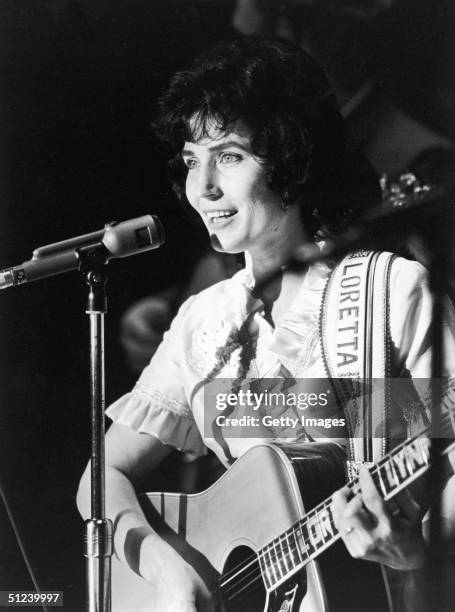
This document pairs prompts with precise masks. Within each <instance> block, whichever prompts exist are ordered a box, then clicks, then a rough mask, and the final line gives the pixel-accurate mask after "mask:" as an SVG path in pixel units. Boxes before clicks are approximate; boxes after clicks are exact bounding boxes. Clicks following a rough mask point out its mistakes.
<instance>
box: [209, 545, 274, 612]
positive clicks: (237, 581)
mask: <svg viewBox="0 0 455 612" xmlns="http://www.w3.org/2000/svg"><path fill="white" fill-rule="evenodd" d="M220 590H221V595H222V601H223V605H222V607H221V610H222V611H223V612H262V610H264V606H265V601H266V591H265V587H264V582H263V580H262V574H261V569H260V567H259V562H258V560H257V556H256V554H255V552H254V551H253V550H251V549H250V548H248V547H247V546H239V547H238V548H236V549H235V550H233V551H232V553H231V554H230V555H229V557H228V559H227V562H226V564H225V567H224V570H223V575H222V577H221V578H220Z"/></svg>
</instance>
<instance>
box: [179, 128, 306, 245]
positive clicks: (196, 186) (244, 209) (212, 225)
mask: <svg viewBox="0 0 455 612" xmlns="http://www.w3.org/2000/svg"><path fill="white" fill-rule="evenodd" d="M182 157H183V160H184V163H185V165H186V166H187V168H188V176H187V179H186V195H187V198H188V200H189V202H190V204H191V206H192V207H193V208H194V209H195V210H196V211H197V212H198V213H199V215H200V216H201V218H202V220H203V222H204V224H205V226H206V228H207V230H208V232H209V234H210V237H211V240H212V245H213V246H214V248H215V249H216V250H219V251H224V252H227V253H240V252H242V251H249V252H250V253H254V252H255V251H258V250H259V251H260V250H264V249H267V248H269V247H270V246H271V244H273V243H274V242H275V241H276V240H279V239H285V237H286V233H287V232H288V224H289V217H290V215H289V214H287V211H285V210H283V208H282V206H281V200H280V198H279V196H278V195H277V194H276V193H274V192H273V191H272V190H271V189H270V188H269V187H268V186H267V181H266V167H265V164H264V162H262V161H261V160H260V159H258V158H257V157H255V156H254V155H253V152H252V150H251V136H250V133H249V130H248V129H247V128H245V127H244V126H242V125H237V127H235V128H234V129H233V130H232V131H230V132H229V133H220V131H219V130H217V129H216V128H214V129H213V130H212V133H210V135H209V137H206V138H204V139H202V140H199V141H198V142H186V143H185V146H184V148H183V151H182ZM294 222H295V221H294Z"/></svg>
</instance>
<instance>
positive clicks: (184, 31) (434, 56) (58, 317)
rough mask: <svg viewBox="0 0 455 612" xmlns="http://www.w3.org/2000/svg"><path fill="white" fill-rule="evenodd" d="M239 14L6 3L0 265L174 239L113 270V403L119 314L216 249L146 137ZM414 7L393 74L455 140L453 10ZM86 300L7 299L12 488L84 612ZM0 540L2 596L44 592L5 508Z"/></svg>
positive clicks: (1, 312)
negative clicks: (162, 95) (47, 249)
mask: <svg viewBox="0 0 455 612" xmlns="http://www.w3.org/2000/svg"><path fill="white" fill-rule="evenodd" d="M232 5H233V2H232V1H229V0H213V1H212V2H210V1H209V0H207V1H205V2H204V1H199V2H196V1H192V0H180V1H177V0H166V1H164V0H148V1H146V0H92V1H89V0H79V1H78V0H47V1H45V0H0V54H1V55H0V69H1V77H0V86H1V90H0V113H1V114H0V198H1V200H0V266H1V267H2V268H4V267H7V266H9V265H13V264H18V263H20V262H22V261H25V260H27V259H29V258H30V257H31V254H32V250H33V249H34V248H36V247H38V246H41V245H44V244H48V243H51V242H55V241H58V240H62V239H64V238H67V237H70V236H76V235H79V234H83V233H87V232H90V231H94V230H97V229H101V228H102V226H103V224H104V223H105V222H106V221H110V220H113V219H116V220H123V219H128V218H131V217H135V216H139V215H142V214H147V213H151V214H157V215H158V216H160V218H161V219H162V221H163V223H164V225H165V228H166V232H167V243H166V245H165V246H164V247H163V248H161V249H160V250H159V251H154V252H150V253H148V254H144V255H140V256H136V257H135V258H131V259H127V260H123V261H115V262H112V264H111V265H110V269H109V273H110V280H109V285H108V289H109V290H108V295H109V315H108V318H107V322H106V336H107V347H106V350H107V401H108V402H110V401H112V400H113V399H115V398H116V397H118V396H119V395H120V394H122V393H124V392H126V391H127V390H128V389H129V387H130V386H131V384H132V383H133V380H134V379H133V376H132V375H131V373H129V372H128V369H127V367H126V364H125V362H124V358H123V355H122V352H121V349H120V346H119V344H118V321H119V317H120V315H121V313H122V312H123V311H124V309H125V308H126V307H127V306H128V305H129V304H131V303H132V302H133V301H134V300H135V299H137V298H138V297H140V296H143V295H145V294H147V293H148V292H152V291H157V290H160V289H163V288H165V287H167V286H169V285H171V284H173V283H176V282H181V281H182V280H184V279H185V277H186V276H187V274H188V270H189V269H190V266H191V264H192V262H194V261H195V260H196V259H197V257H198V255H199V254H200V253H201V252H202V250H203V248H204V246H205V237H204V234H203V232H202V230H201V228H199V227H197V226H196V225H194V223H193V222H192V221H191V220H190V218H189V216H188V215H187V213H186V212H185V211H184V210H183V209H182V207H181V206H180V205H178V204H177V203H176V202H175V200H174V198H173V196H172V195H171V194H170V192H169V190H168V187H167V185H166V182H165V178H164V174H165V168H164V163H163V160H162V159H160V156H159V154H158V153H157V151H156V146H155V143H154V142H153V140H152V139H151V137H150V134H149V130H148V124H149V122H150V119H151V117H152V114H153V107H154V101H155V100H156V96H157V95H158V94H159V92H160V91H161V89H162V88H163V87H164V85H165V83H166V81H167V78H168V77H169V75H170V73H171V72H172V71H173V70H175V69H176V68H179V67H181V66H182V65H183V64H184V63H185V61H187V60H188V59H189V58H191V57H192V56H193V55H194V54H195V53H197V52H199V51H200V50H201V49H203V48H204V47H207V46H210V45H211V44H212V43H213V41H215V40H217V39H218V38H223V37H226V36H228V35H230V34H231V30H230V14H231V11H232ZM425 5H426V6H425ZM429 5H431V6H432V7H433V9H434V8H435V7H436V8H437V9H438V10H432V11H431V15H430V14H429V12H428V11H429ZM401 6H402V7H403V8H402V9H401V17H400V18H401V19H402V20H404V21H403V23H405V27H401V28H400V27H398V25H397V26H396V29H397V32H398V34H399V35H398V34H397V32H395V34H396V36H395V37H393V36H392V34H393V32H392V33H391V39H393V40H394V41H395V42H394V45H395V46H394V47H393V48H392V49H391V51H392V52H393V53H391V56H393V57H395V58H398V57H399V58H400V61H399V62H395V63H393V70H390V65H389V69H388V70H385V71H384V74H388V75H389V78H390V82H391V83H393V87H394V88H395V93H396V95H397V97H398V98H400V99H401V100H402V101H403V103H404V104H405V105H406V107H407V109H408V110H409V111H410V112H412V113H413V114H414V115H416V116H418V117H420V118H421V119H423V120H424V121H426V122H427V123H428V124H430V125H432V126H433V127H435V128H436V129H438V130H439V131H441V132H445V134H446V135H449V136H450V135H452V136H453V123H451V121H453V117H452V116H451V115H450V108H451V106H452V105H453V103H454V102H455V93H454V90H455V87H454V80H455V77H454V72H455V70H454V68H455V63H454V62H453V60H450V59H449V58H451V54H450V51H451V49H450V47H451V45H453V43H452V42H451V41H452V38H453V36H451V33H452V31H453V30H452V29H451V28H452V25H453V19H452V21H450V20H447V15H448V14H449V13H448V12H447V10H445V7H446V6H449V5H448V3H447V2H443V1H442V0H440V2H431V3H429V2H425V0H423V1H422V2H421V3H419V2H417V1H414V2H412V3H411V2H409V1H404V0H403V1H402V3H401ZM410 7H412V10H413V11H414V13H412V12H411V13H410V12H409V8H410ZM419 7H420V8H419ZM438 11H439V13H438ZM430 17H431V19H430ZM452 17H453V15H452ZM397 23H398V22H397ZM430 26H431V27H430ZM400 46H401V47H400ZM452 50H453V49H452ZM85 295H86V290H85V286H84V283H83V280H82V279H81V278H79V277H78V274H77V273H72V274H67V275H64V276H60V277H57V278H52V279H47V280H43V281H40V282H37V283H34V284H30V285H28V286H24V287H19V288H16V289H10V290H9V291H4V292H2V293H1V294H0V340H1V344H0V350H1V353H0V355H1V362H0V363H1V387H0V400H1V406H0V410H1V412H0V457H1V464H0V484H1V486H2V489H3V491H4V493H5V495H6V498H7V500H8V505H9V506H10V509H11V512H12V514H13V516H14V519H15V522H16V523H17V527H18V530H19V532H20V535H21V537H22V540H23V542H24V545H25V548H26V550H27V554H28V557H29V559H30V562H31V565H32V567H33V569H34V571H35V573H36V575H37V578H38V581H39V584H40V587H41V589H43V590H63V591H64V592H65V601H66V604H65V608H66V609H68V610H82V609H83V607H84V603H83V602H84V559H83V557H82V535H83V527H82V523H81V520H80V517H79V515H78V514H77V511H76V508H75V503H74V498H75V492H76V487H77V482H78V479H79V476H80V474H81V472H82V470H83V467H84V465H85V463H86V460H87V457H88V453H89V450H88V446H89V445H88V397H89V377H88V357H87V354H88V321H87V317H86V315H85V314H84V310H85ZM0 531H1V535H2V539H4V542H5V544H2V545H1V548H0V550H1V552H0V589H2V590H6V589H32V588H33V585H32V583H31V581H30V578H29V577H28V574H27V571H26V568H25V564H24V561H23V560H22V558H21V555H20V553H19V550H18V545H17V543H16V541H15V539H14V537H13V535H12V530H11V524H10V521H9V519H8V518H7V515H6V507H5V504H4V503H3V502H0Z"/></svg>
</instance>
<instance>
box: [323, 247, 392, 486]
mask: <svg viewBox="0 0 455 612" xmlns="http://www.w3.org/2000/svg"><path fill="white" fill-rule="evenodd" d="M394 258H395V256H394V255H393V254H392V253H377V252H370V251H358V252H355V253H351V254H349V255H348V256H347V257H345V258H344V259H343V260H342V261H341V262H339V264H338V265H337V266H336V267H335V269H334V270H333V272H332V274H331V275H330V278H329V279H328V282H327V285H326V287H325V291H324V296H323V300H322V308H321V318H320V332H321V334H320V336H321V342H322V355H323V359H324V363H325V366H326V371H327V375H328V377H329V378H330V379H331V380H332V385H333V389H334V392H335V395H336V397H337V400H338V402H339V405H340V406H341V407H342V408H343V409H344V411H345V415H346V422H347V426H348V432H349V438H350V441H349V448H348V457H349V461H348V472H349V474H348V475H349V477H353V476H354V473H353V472H354V466H355V464H358V463H359V462H362V463H363V462H376V461H378V460H379V459H380V458H381V457H382V456H383V455H384V454H385V453H386V452H388V448H386V445H387V444H388V435H387V434H388V431H387V419H386V416H387V397H386V385H375V386H373V384H372V383H373V380H374V379H384V378H386V377H388V376H390V359H389V357H390V348H391V346H390V345H391V340H390V332H389V284H390V283H389V277H390V268H391V265H392V261H393V259H394Z"/></svg>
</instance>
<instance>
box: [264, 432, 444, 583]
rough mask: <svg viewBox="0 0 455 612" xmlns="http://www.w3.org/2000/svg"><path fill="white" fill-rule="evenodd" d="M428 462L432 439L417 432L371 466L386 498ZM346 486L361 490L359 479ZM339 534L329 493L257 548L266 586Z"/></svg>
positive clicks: (280, 579) (297, 567) (287, 574)
mask: <svg viewBox="0 0 455 612" xmlns="http://www.w3.org/2000/svg"><path fill="white" fill-rule="evenodd" d="M423 433H427V432H423ZM448 442H449V441H448ZM454 446H455V442H452V443H450V444H449V445H448V446H447V448H446V449H445V450H444V451H443V452H444V454H447V453H448V452H449V451H450V449H451V448H452V447H454ZM429 464H430V441H429V439H428V438H424V437H420V436H415V437H413V438H410V439H409V440H406V441H405V442H403V443H402V444H400V445H399V446H397V447H396V448H395V449H394V450H393V451H392V452H391V453H390V454H389V455H387V457H384V459H382V460H381V461H380V462H379V463H377V464H376V465H375V466H374V467H373V468H371V470H370V473H371V475H372V477H373V481H374V483H375V485H376V488H377V489H378V491H379V492H380V493H381V495H382V497H383V499H384V500H385V501H387V500H389V499H391V498H392V497H394V496H395V495H396V494H397V493H398V492H399V491H401V490H402V489H404V488H406V487H408V486H409V485H410V484H411V483H412V482H414V481H415V480H417V479H418V478H419V477H420V476H422V475H423V474H424V473H425V472H426V471H427V470H428V468H429ZM347 486H348V487H349V488H350V489H351V491H352V494H353V495H354V494H356V493H357V492H358V491H359V482H358V479H354V480H351V481H350V482H349V483H348V485H347ZM339 537H340V534H339V532H338V530H337V528H336V526H335V522H334V520H333V514H332V497H329V498H328V499H326V500H324V501H323V502H322V503H320V504H319V505H318V506H316V507H315V508H313V510H311V511H310V512H309V513H308V514H306V515H305V517H304V518H303V519H301V520H300V521H298V523H296V524H295V525H293V526H292V527H291V528H290V529H288V530H287V531H286V532H284V533H283V534H281V535H280V536H279V537H277V538H275V539H274V540H272V541H271V542H270V543H269V544H267V545H266V546H264V547H263V548H261V550H260V551H259V552H258V557H259V563H260V566H261V571H262V574H263V578H264V582H265V585H266V587H267V588H268V589H273V588H276V587H277V586H279V585H280V584H281V583H283V582H284V581H285V580H287V579H288V578H289V577H290V576H291V575H292V574H294V573H295V572H297V571H298V570H300V569H301V568H302V567H303V566H305V565H306V564H307V563H308V562H309V561H311V560H313V559H315V558H316V557H317V556H318V555H320V554H321V553H322V552H323V551H324V550H326V549H327V548H329V547H330V546H331V545H332V544H333V543H334V542H336V540H338V538H339Z"/></svg>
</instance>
